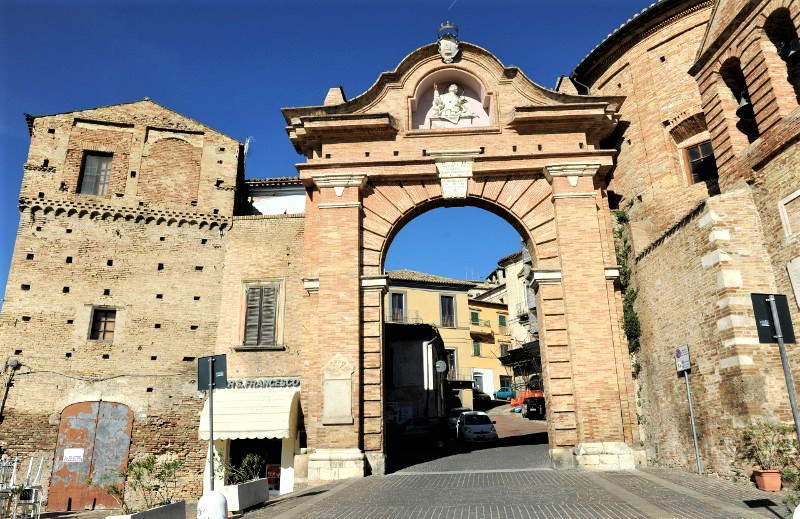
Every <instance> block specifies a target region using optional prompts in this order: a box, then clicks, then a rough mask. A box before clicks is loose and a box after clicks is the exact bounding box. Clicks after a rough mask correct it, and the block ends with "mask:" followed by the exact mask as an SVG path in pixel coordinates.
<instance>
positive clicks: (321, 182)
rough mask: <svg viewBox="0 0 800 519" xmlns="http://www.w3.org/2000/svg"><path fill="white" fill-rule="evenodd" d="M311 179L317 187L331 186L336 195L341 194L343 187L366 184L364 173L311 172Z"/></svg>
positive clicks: (360, 186)
mask: <svg viewBox="0 0 800 519" xmlns="http://www.w3.org/2000/svg"><path fill="white" fill-rule="evenodd" d="M311 180H313V181H314V184H316V186H317V187H320V188H322V187H332V188H333V190H334V191H335V192H336V196H342V193H344V188H346V187H358V188H359V189H361V188H363V187H364V186H365V185H366V184H367V175H366V173H312V174H311Z"/></svg>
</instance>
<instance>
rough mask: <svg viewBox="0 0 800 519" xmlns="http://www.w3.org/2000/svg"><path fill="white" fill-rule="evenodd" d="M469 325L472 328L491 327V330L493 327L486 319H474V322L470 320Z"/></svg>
mask: <svg viewBox="0 0 800 519" xmlns="http://www.w3.org/2000/svg"><path fill="white" fill-rule="evenodd" d="M469 324H470V325H471V326H485V327H489V328H491V327H492V323H490V322H489V321H487V320H485V319H472V320H470V322H469Z"/></svg>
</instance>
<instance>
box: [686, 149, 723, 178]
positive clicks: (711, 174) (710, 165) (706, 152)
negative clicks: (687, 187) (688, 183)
mask: <svg viewBox="0 0 800 519" xmlns="http://www.w3.org/2000/svg"><path fill="white" fill-rule="evenodd" d="M686 156H687V158H688V159H689V169H690V171H691V174H692V183H695V184H696V183H698V182H709V183H714V184H716V183H717V179H718V178H719V175H718V173H717V161H716V159H715V158H714V149H713V148H712V147H711V141H706V142H701V143H700V144H697V145H695V146H689V147H688V148H686Z"/></svg>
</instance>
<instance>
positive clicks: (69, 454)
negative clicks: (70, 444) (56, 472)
mask: <svg viewBox="0 0 800 519" xmlns="http://www.w3.org/2000/svg"><path fill="white" fill-rule="evenodd" d="M62 461H63V462H64V463H83V449H75V448H71V449H64V458H63V460H62Z"/></svg>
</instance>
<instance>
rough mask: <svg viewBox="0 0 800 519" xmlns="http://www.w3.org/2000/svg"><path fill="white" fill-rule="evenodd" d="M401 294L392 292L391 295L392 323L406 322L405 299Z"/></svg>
mask: <svg viewBox="0 0 800 519" xmlns="http://www.w3.org/2000/svg"><path fill="white" fill-rule="evenodd" d="M403 296H404V294H402V293H400V292H392V295H391V312H392V315H391V321H392V322H395V323H402V322H405V315H406V312H405V297H403Z"/></svg>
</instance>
